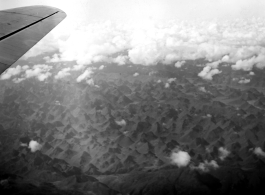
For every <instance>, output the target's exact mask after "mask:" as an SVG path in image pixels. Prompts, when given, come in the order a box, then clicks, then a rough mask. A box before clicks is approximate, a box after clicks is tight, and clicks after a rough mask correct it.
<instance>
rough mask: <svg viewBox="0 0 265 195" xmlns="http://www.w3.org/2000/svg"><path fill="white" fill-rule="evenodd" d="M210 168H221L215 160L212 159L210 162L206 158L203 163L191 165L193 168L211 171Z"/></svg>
mask: <svg viewBox="0 0 265 195" xmlns="http://www.w3.org/2000/svg"><path fill="white" fill-rule="evenodd" d="M210 168H212V169H217V168H219V165H218V164H217V162H216V161H214V160H211V161H210V162H209V161H207V160H206V161H204V162H203V163H200V164H199V165H198V166H191V169H197V170H201V171H203V172H208V171H210Z"/></svg>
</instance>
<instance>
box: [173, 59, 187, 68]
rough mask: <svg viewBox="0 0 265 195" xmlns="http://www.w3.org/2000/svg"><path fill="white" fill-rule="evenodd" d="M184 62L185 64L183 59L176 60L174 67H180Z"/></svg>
mask: <svg viewBox="0 0 265 195" xmlns="http://www.w3.org/2000/svg"><path fill="white" fill-rule="evenodd" d="M184 64H185V61H177V62H176V63H175V67H176V68H181V67H182V66H183V65H184Z"/></svg>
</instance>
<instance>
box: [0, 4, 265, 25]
mask: <svg viewBox="0 0 265 195" xmlns="http://www.w3.org/2000/svg"><path fill="white" fill-rule="evenodd" d="M39 4H42V5H50V6H55V7H58V8H61V9H63V10H64V11H66V12H67V14H68V16H69V19H74V20H77V21H83V20H85V21H91V20H106V19H109V20H120V19H126V20H128V19H136V20H142V19H146V18H152V19H159V20H161V19H162V20H168V19H181V20H183V19H197V18H202V19H215V18H221V19H234V18H238V17H239V18H241V17H251V16H255V17H259V16H265V12H264V10H265V1H264V0H0V8H1V9H8V8H13V7H20V6H28V5H39Z"/></svg>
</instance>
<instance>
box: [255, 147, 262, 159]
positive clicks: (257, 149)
mask: <svg viewBox="0 0 265 195" xmlns="http://www.w3.org/2000/svg"><path fill="white" fill-rule="evenodd" d="M253 152H254V154H256V155H257V156H261V157H265V152H264V151H263V150H262V149H261V148H260V147H257V148H255V149H254V151H253Z"/></svg>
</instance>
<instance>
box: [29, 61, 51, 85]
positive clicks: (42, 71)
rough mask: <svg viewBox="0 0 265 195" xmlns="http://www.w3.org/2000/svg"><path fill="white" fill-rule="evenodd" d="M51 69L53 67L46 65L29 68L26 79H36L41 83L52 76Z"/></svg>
mask: <svg viewBox="0 0 265 195" xmlns="http://www.w3.org/2000/svg"><path fill="white" fill-rule="evenodd" d="M51 69H52V66H48V65H45V64H38V65H34V66H33V67H32V68H29V69H27V70H26V71H25V75H24V77H25V78H32V77H36V78H37V79H38V80H39V81H44V80H46V79H47V78H48V77H50V76H51V75H52V74H51V73H50V70H51Z"/></svg>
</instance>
